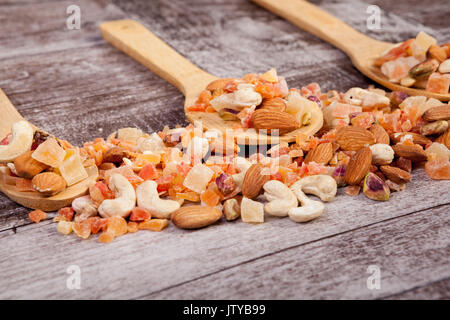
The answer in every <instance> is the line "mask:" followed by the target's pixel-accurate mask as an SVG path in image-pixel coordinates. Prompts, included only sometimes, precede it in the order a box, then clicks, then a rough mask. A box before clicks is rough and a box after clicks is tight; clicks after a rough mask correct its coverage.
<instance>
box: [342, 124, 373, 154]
mask: <svg viewBox="0 0 450 320" xmlns="http://www.w3.org/2000/svg"><path fill="white" fill-rule="evenodd" d="M336 141H337V143H339V145H340V146H341V149H342V150H345V151H357V150H359V149H361V148H363V147H365V146H367V145H371V144H374V143H375V136H374V135H373V134H372V132H370V131H368V130H366V129H363V128H360V127H354V126H347V127H343V128H340V129H339V130H338V131H337V133H336Z"/></svg>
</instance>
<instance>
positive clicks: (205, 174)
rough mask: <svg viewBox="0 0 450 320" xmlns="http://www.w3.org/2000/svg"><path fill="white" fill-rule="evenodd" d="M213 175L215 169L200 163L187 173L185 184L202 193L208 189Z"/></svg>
mask: <svg viewBox="0 0 450 320" xmlns="http://www.w3.org/2000/svg"><path fill="white" fill-rule="evenodd" d="M213 175H214V171H212V170H211V169H210V168H209V167H207V166H205V165H204V164H201V163H200V164H197V165H195V166H194V167H192V169H191V170H190V171H189V173H188V174H187V175H186V179H184V182H183V185H184V186H185V187H186V188H188V189H190V190H192V191H195V192H197V193H202V192H203V191H205V190H206V186H207V184H208V183H209V181H211V179H212V177H213Z"/></svg>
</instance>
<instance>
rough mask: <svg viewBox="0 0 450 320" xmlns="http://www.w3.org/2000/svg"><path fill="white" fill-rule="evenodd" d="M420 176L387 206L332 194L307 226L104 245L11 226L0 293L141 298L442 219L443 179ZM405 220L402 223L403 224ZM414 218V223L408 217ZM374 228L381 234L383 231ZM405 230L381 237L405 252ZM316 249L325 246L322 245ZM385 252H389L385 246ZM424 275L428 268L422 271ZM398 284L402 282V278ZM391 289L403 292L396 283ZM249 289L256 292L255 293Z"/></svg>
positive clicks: (1, 262)
mask: <svg viewBox="0 0 450 320" xmlns="http://www.w3.org/2000/svg"><path fill="white" fill-rule="evenodd" d="M424 179H427V178H426V177H425V173H424V172H423V170H419V171H418V177H417V179H415V180H413V181H412V182H411V183H410V184H409V185H408V188H407V190H409V191H404V192H401V193H395V194H394V195H393V196H392V199H391V201H389V202H387V203H380V202H375V201H370V202H368V201H367V199H366V198H365V197H364V196H363V195H359V196H357V197H344V196H341V197H338V198H337V199H336V200H335V201H333V202H332V203H330V204H328V205H327V207H326V210H327V211H326V213H324V215H323V216H322V217H320V218H319V219H317V220H315V221H312V222H311V223H307V224H297V223H294V222H292V221H291V220H289V219H287V218H285V219H278V218H268V219H267V222H266V223H264V224H261V225H256V226H255V225H249V224H245V223H243V222H241V221H236V222H234V223H227V222H225V221H221V222H220V223H219V224H216V225H214V226H211V227H208V228H206V229H201V230H197V231H191V232H190V231H184V230H180V229H177V228H175V227H174V226H173V225H170V226H169V228H168V229H167V230H164V231H163V232H161V233H152V232H138V233H136V234H130V235H126V236H124V237H121V238H119V239H117V240H116V241H114V242H113V243H110V244H108V245H102V244H99V243H97V242H96V237H93V238H92V239H90V240H87V241H82V240H79V239H77V238H76V237H75V236H69V237H68V236H62V235H59V234H58V233H57V232H56V230H55V229H56V225H55V224H54V223H51V222H50V221H47V222H45V223H43V224H38V225H28V226H24V227H20V228H17V233H15V234H13V233H11V232H10V231H7V232H2V233H0V243H2V246H1V247H0V269H1V270H4V272H3V273H2V278H1V279H0V287H2V288H3V290H4V291H3V292H0V298H46V299H51V298H56V297H59V298H82V297H83V298H135V297H141V296H145V295H146V294H150V293H151V292H155V291H162V290H164V289H165V288H170V287H172V286H175V285H177V284H180V283H183V282H186V281H190V280H193V279H196V278H201V277H206V276H209V275H212V274H214V273H216V272H219V271H221V270H225V269H230V268H233V267H235V266H239V265H241V264H243V263H245V262H248V261H252V260H257V259H260V258H262V257H264V256H266V255H271V254H273V253H274V252H278V251H286V250H287V249H289V248H293V247H297V246H301V245H304V244H307V243H313V242H316V241H318V240H320V239H324V238H329V237H333V236H334V235H337V234H340V233H349V234H351V231H352V230H355V229H359V228H362V227H364V226H370V225H372V224H376V223H379V222H381V221H384V220H389V219H393V218H398V217H402V216H405V215H408V214H410V213H411V212H418V213H420V212H421V211H423V212H422V213H420V215H419V216H418V217H419V218H417V219H418V220H420V219H423V220H424V221H426V222H427V223H428V221H430V222H429V223H430V224H431V225H432V226H435V224H437V225H439V224H443V222H445V221H447V220H442V219H444V218H442V219H441V218H439V217H441V215H442V214H441V212H442V211H448V206H446V207H443V208H444V209H435V210H427V211H424V210H426V209H427V208H429V206H430V203H434V204H436V205H440V204H441V205H443V204H446V203H449V201H448V199H449V198H450V197H449V195H450V194H449V193H450V188H449V184H450V181H442V182H441V183H438V184H435V186H438V188H439V189H432V188H425V189H422V188H421V185H422V181H421V180H424ZM438 190H440V191H438ZM341 192H342V191H341ZM411 198H414V201H411ZM400 220H402V219H400ZM408 221H409V220H408ZM410 223H411V222H408V223H406V222H405V224H406V225H409V224H410ZM414 223H417V222H416V221H415V220H414ZM388 224H389V223H388ZM403 225H404V224H402V226H403ZM374 228H375V230H378V232H380V233H383V230H384V228H381V227H380V228H377V227H374ZM442 228H443V230H442V231H441V229H439V230H437V229H436V230H437V231H439V232H438V233H439V234H440V235H444V236H445V235H446V234H447V232H448V230H449V229H448V224H447V225H444V224H443V227H442ZM437 231H436V232H437ZM410 233H414V232H413V229H408V228H407V227H406V226H405V231H404V232H402V233H395V232H392V233H390V235H389V237H392V238H393V239H394V238H395V239H397V241H398V245H399V248H400V247H401V246H404V251H403V253H402V252H399V254H408V252H409V247H408V243H409V242H410V235H409V234H410ZM414 234H415V233H414ZM411 237H413V236H411ZM439 239H441V240H440V241H441V242H442V245H443V246H448V237H447V238H439ZM345 243H346V242H344V243H342V245H341V246H340V247H339V248H340V250H342V254H344V253H346V252H349V251H350V252H353V251H352V250H355V246H356V245H357V243H358V242H356V243H355V246H349V247H348V248H347V247H346V246H345ZM322 248H323V250H325V247H322ZM361 248H363V247H361ZM424 248H425V247H424ZM336 250H337V249H336ZM380 250H382V248H381V247H377V250H376V252H378V251H380ZM398 250H399V251H401V250H400V249H398ZM415 250H416V249H415ZM424 250H425V249H424ZM416 251H417V250H416ZM416 251H414V252H416ZM389 252H392V254H394V253H395V252H394V251H392V250H390V249H389ZM330 254H331V253H330ZM336 254H337V253H336ZM380 254H381V253H380ZM426 254H428V253H427V252H425V251H424V255H426ZM327 255H328V253H327V254H325V257H326V256H327ZM444 257H445V255H444ZM447 257H448V256H447ZM363 258H364V257H362V259H363ZM333 259H335V258H333ZM333 259H330V260H329V261H333ZM364 259H365V258H364ZM364 259H363V260H364ZM363 260H361V261H363ZM366 261H370V260H366ZM379 261H380V262H379V263H383V264H385V265H389V259H388V258H386V257H384V256H381V257H380V260H379ZM435 262H436V264H435V265H430V269H432V268H436V270H437V271H436V272H439V271H440V270H441V269H440V268H441V267H440V261H439V259H436V261H435ZM71 264H76V265H79V266H80V268H81V269H82V273H83V279H84V280H83V284H82V288H83V289H82V290H68V289H67V288H66V287H65V281H66V279H67V277H68V275H67V274H65V270H66V268H67V267H68V266H69V265H71ZM331 267H332V266H330V268H331ZM447 268H448V265H447ZM36 270H43V272H36ZM432 274H433V273H432V272H430V273H429V276H430V277H431V276H432ZM244 278H245V277H244ZM244 278H243V279H244ZM405 281H406V282H407V283H409V281H410V280H409V279H405ZM411 281H412V280H411ZM125 283H126V285H125ZM319 284H320V283H316V285H319ZM395 288H396V289H404V288H403V287H398V286H397V287H395ZM229 292H230V294H231V293H232V291H229ZM392 293H394V292H392ZM224 294H225V293H224ZM252 294H254V295H255V297H256V296H257V295H258V291H255V292H253V293H252Z"/></svg>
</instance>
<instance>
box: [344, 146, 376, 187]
mask: <svg viewBox="0 0 450 320" xmlns="http://www.w3.org/2000/svg"><path fill="white" fill-rule="evenodd" d="M371 163H372V151H370V148H369V147H364V148H361V149H359V150H358V151H357V152H356V153H355V154H354V155H353V157H352V158H351V159H350V162H349V163H348V165H347V170H346V172H345V181H346V182H347V183H348V184H349V185H358V184H359V183H360V182H361V180H362V179H363V178H364V177H365V175H366V174H367V172H369V169H370V165H371Z"/></svg>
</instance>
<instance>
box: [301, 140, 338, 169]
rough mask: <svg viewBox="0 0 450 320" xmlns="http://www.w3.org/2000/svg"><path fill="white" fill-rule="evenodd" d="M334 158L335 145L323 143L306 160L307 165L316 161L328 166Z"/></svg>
mask: <svg viewBox="0 0 450 320" xmlns="http://www.w3.org/2000/svg"><path fill="white" fill-rule="evenodd" d="M332 157H333V145H332V144H331V142H326V143H321V144H319V145H318V146H317V147H315V148H314V149H312V150H310V151H309V152H308V154H307V155H306V158H305V163H309V162H311V161H314V162H316V163H321V164H324V165H327V164H328V162H330V160H331V158H332Z"/></svg>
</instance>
